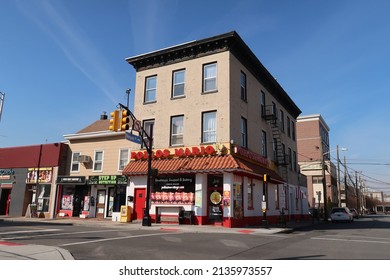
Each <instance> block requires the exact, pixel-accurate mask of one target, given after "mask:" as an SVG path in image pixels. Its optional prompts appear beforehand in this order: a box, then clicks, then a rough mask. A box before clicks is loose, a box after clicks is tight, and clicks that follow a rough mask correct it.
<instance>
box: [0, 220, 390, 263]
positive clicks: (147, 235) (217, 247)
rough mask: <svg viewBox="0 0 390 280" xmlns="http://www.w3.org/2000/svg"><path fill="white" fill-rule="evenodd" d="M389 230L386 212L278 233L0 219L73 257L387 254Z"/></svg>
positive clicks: (2, 231) (32, 240) (15, 236)
mask: <svg viewBox="0 0 390 280" xmlns="http://www.w3.org/2000/svg"><path fill="white" fill-rule="evenodd" d="M389 232H390V215H389V216H385V215H383V216H380V215H372V216H366V217H363V218H361V219H359V220H356V221H355V222H354V223H337V224H332V223H326V224H318V225H315V226H313V227H306V228H303V229H300V230H296V231H294V232H292V233H278V234H260V233H257V234H245V233H216V232H211V233H210V232H195V231H194V232H188V231H186V232H183V231H180V230H166V229H165V230H164V229H159V230H142V229H141V230H139V229H138V230H135V229H132V230H129V229H128V228H123V227H96V226H81V225H77V226H73V225H67V224H55V223H33V222H20V223H19V222H7V221H4V222H1V223H0V241H6V242H16V243H21V244H39V245H49V246H58V247H61V248H64V249H66V250H68V251H70V253H71V254H72V255H73V256H74V257H75V259H76V260H132V259H135V260H170V259H172V260H175V259H179V260H193V259H196V260H213V259H215V260H224V259H226V260H229V259H231V260H249V259H251V260H256V259H267V260H281V259H284V260H286V259H294V260H299V259H304V260H313V259H327V260H329V259H344V260H356V259H359V260H368V259H387V260H389V259H390V235H389Z"/></svg>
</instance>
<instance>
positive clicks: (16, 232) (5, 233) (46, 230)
mask: <svg viewBox="0 0 390 280" xmlns="http://www.w3.org/2000/svg"><path fill="white" fill-rule="evenodd" d="M60 230H61V229H54V228H53V229H35V230H19V231H7V232H0V235H7V234H19V233H35V232H51V231H60Z"/></svg>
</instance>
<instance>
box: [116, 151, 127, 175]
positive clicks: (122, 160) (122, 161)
mask: <svg viewBox="0 0 390 280" xmlns="http://www.w3.org/2000/svg"><path fill="white" fill-rule="evenodd" d="M125 152H126V153H127V154H124V153H125ZM129 158H130V149H128V148H122V149H119V156H118V170H119V171H122V170H123V169H124V168H125V167H126V165H127V164H128V163H129Z"/></svg>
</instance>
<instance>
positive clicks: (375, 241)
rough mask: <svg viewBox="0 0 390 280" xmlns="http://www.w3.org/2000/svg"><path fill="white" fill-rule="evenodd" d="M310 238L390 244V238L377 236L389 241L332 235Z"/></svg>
mask: <svg viewBox="0 0 390 280" xmlns="http://www.w3.org/2000/svg"><path fill="white" fill-rule="evenodd" d="M310 239H315V240H326V241H346V242H361V243H379V244H390V240H389V239H388V238H387V239H386V238H377V239H385V240H389V241H381V240H363V239H347V238H330V237H312V238H310Z"/></svg>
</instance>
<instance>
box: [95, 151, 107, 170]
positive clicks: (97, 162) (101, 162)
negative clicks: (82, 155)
mask: <svg viewBox="0 0 390 280" xmlns="http://www.w3.org/2000/svg"><path fill="white" fill-rule="evenodd" d="M99 153H101V154H102V159H101V160H97V159H96V155H97V154H99ZM103 161H104V151H103V150H95V151H94V154H93V172H102V171H103ZM96 164H101V168H100V169H96Z"/></svg>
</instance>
